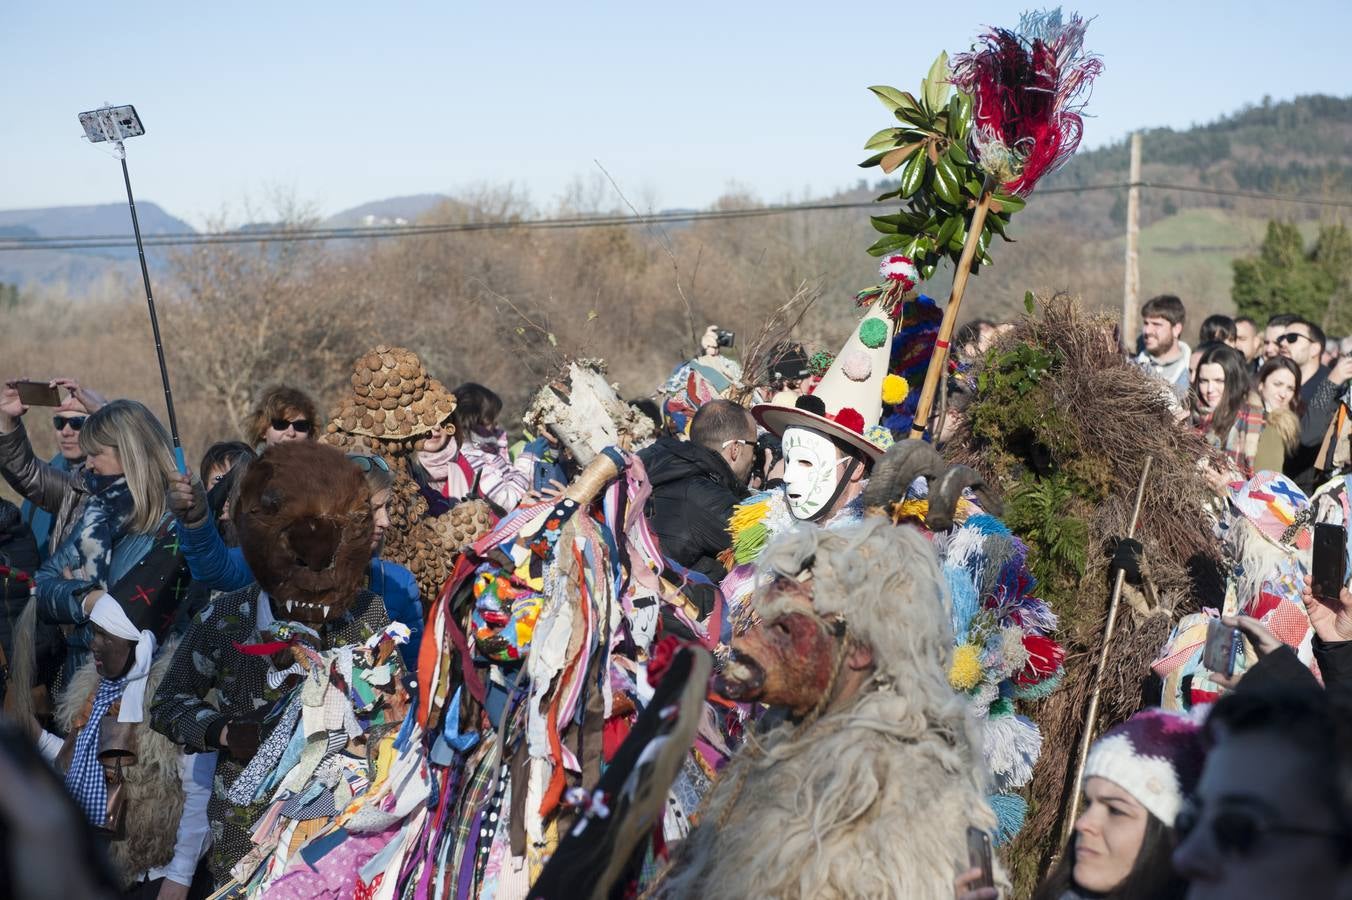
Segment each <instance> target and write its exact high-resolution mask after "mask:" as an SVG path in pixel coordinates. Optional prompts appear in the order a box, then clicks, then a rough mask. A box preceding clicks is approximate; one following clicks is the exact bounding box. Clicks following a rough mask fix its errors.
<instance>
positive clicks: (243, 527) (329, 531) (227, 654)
mask: <svg viewBox="0 0 1352 900" xmlns="http://www.w3.org/2000/svg"><path fill="white" fill-rule="evenodd" d="M370 499H371V498H370V489H369V488H368V487H367V483H366V479H365V478H364V477H363V475H362V472H361V471H360V470H359V469H358V467H357V466H355V465H353V464H352V462H351V461H350V460H349V459H348V458H347V457H346V456H344V455H343V453H342V452H341V451H339V450H336V449H334V448H332V447H327V446H324V445H321V444H317V443H313V442H310V441H297V442H290V443H286V444H280V445H278V446H275V447H270V448H268V449H267V450H266V451H265V452H264V453H263V455H262V456H260V457H259V458H258V460H257V461H255V462H254V463H253V464H251V465H250V466H249V469H248V471H247V472H246V473H245V475H244V479H243V481H242V483H241V484H240V490H239V498H238V501H237V502H236V504H235V509H234V511H233V517H234V520H235V526H236V529H237V530H238V533H239V539H240V546H241V547H242V548H243V550H244V557H245V560H246V561H247V563H248V566H249V569H250V570H251V571H252V572H253V574H254V575H255V576H256V577H257V579H258V582H257V584H254V585H252V586H249V587H245V588H242V589H240V590H237V591H234V592H232V593H228V594H222V595H220V596H217V597H216V598H215V599H214V600H213V601H212V602H211V604H210V605H209V606H208V607H207V608H206V609H204V610H202V611H201V612H200V613H198V614H197V616H196V617H194V619H193V621H192V624H191V625H190V626H189V627H188V631H187V633H186V634H185V635H184V637H183V640H182V642H181V643H180V644H179V646H178V649H177V651H176V652H175V654H174V658H173V661H172V663H171V664H170V667H169V671H168V672H167V673H166V675H165V676H164V680H163V681H162V682H161V683H160V687H159V690H158V691H157V692H156V694H155V701H154V704H153V705H152V706H151V710H150V712H151V720H152V724H153V726H154V728H155V729H156V730H157V731H159V732H161V733H163V734H165V735H167V736H168V737H169V738H170V739H171V740H173V741H174V742H175V743H178V744H181V745H183V746H184V747H185V748H186V749H187V750H189V751H191V752H199V753H200V752H204V751H207V750H221V751H223V752H222V753H221V754H220V759H219V761H218V763H217V767H216V778H215V784H216V785H217V790H216V792H214V793H213V795H212V798H211V806H210V808H209V810H208V812H209V818H210V820H211V824H212V834H213V847H212V850H211V870H212V874H213V876H214V877H215V878H216V879H217V881H218V882H224V881H225V880H227V878H228V877H229V873H230V869H231V868H232V867H233V866H234V864H235V863H236V862H237V861H239V859H240V858H242V857H243V856H244V855H245V854H246V853H247V852H248V851H249V850H250V847H251V842H250V829H251V827H252V826H253V824H254V820H255V818H256V816H257V815H258V813H259V812H260V811H261V807H260V806H237V805H235V804H234V803H232V802H231V801H230V800H229V799H228V798H227V797H226V796H225V795H224V793H223V791H225V790H228V789H230V788H232V787H235V785H234V782H235V781H236V780H237V779H238V778H239V776H240V775H241V773H242V772H243V771H244V768H245V766H246V764H248V763H249V762H250V761H251V760H253V758H254V756H255V754H256V753H258V752H260V747H262V748H264V749H266V750H268V751H269V752H271V751H277V750H279V749H280V748H277V747H275V746H273V744H275V742H272V743H269V738H270V736H271V735H272V733H273V731H274V730H275V729H276V728H277V727H278V725H279V723H280V722H282V721H283V719H284V717H285V714H286V711H287V706H286V701H287V700H288V698H289V697H290V694H291V690H292V688H293V687H294V686H295V684H296V682H297V681H298V679H299V678H300V677H301V673H302V672H303V668H302V667H301V666H300V664H299V662H298V661H297V658H296V654H297V653H298V652H299V651H298V650H297V649H296V645H297V644H298V643H303V644H307V645H310V646H312V647H314V648H315V649H318V650H328V649H332V648H336V647H343V646H347V645H350V644H356V643H360V642H364V641H366V640H367V639H369V638H370V637H371V636H372V635H374V634H377V633H379V632H380V631H381V630H382V629H383V628H385V627H386V626H387V625H388V624H389V617H388V615H387V614H386V612H385V607H384V605H383V604H382V602H381V599H380V597H379V596H378V595H376V594H374V593H372V592H371V591H369V590H365V589H363V588H362V583H363V581H364V578H365V573H366V568H367V565H368V563H369V561H370V558H371V542H372V536H373V518H374V514H373V511H372V509H371V502H370ZM208 698H210V700H209V699H208ZM280 733H281V732H279V734H280Z"/></svg>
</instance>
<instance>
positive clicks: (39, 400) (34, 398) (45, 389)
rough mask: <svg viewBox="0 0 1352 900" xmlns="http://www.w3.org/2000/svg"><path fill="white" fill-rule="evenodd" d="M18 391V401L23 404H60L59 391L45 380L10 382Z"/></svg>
mask: <svg viewBox="0 0 1352 900" xmlns="http://www.w3.org/2000/svg"><path fill="white" fill-rule="evenodd" d="M10 383H11V384H12V385H13V386H14V389H15V390H16V391H18V393H19V402H20V403H22V404H23V405H24V406H60V405H61V391H60V390H59V389H58V388H57V387H56V385H54V384H51V383H49V382H46V381H14V382H10Z"/></svg>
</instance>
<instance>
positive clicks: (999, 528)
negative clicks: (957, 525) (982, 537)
mask: <svg viewBox="0 0 1352 900" xmlns="http://www.w3.org/2000/svg"><path fill="white" fill-rule="evenodd" d="M964 524H965V525H966V527H968V528H975V529H977V530H978V531H980V532H981V533H982V534H998V535H1004V536H1008V535H1009V533H1010V531H1009V526H1008V525H1006V524H1005V523H1004V522H1001V521H1000V520H999V519H997V518H995V516H992V515H991V514H990V513H978V514H976V515H975V516H971V517H969V518H968V519H967V521H966V523H964Z"/></svg>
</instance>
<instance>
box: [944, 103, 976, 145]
mask: <svg viewBox="0 0 1352 900" xmlns="http://www.w3.org/2000/svg"><path fill="white" fill-rule="evenodd" d="M953 99H954V100H957V101H958V115H957V120H958V122H959V123H960V124H961V126H962V127H961V129H960V130H959V131H958V134H957V137H958V139H959V140H964V141H965V140H967V134H968V132H970V131H971V130H972V95H971V94H968V93H966V92H964V91H954V93H953ZM949 110H950V112H949V117H950V118H952V117H953V114H952V111H951V110H952V106H950V107H949Z"/></svg>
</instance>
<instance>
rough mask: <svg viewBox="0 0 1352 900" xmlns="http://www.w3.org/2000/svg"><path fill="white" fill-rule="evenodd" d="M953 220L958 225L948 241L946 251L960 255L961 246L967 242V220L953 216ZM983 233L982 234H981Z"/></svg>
mask: <svg viewBox="0 0 1352 900" xmlns="http://www.w3.org/2000/svg"><path fill="white" fill-rule="evenodd" d="M953 219H954V221H956V222H957V223H958V227H957V230H956V231H954V232H953V236H952V237H951V238H949V239H948V249H949V250H953V251H956V252H958V253H961V252H962V245H963V244H964V243H966V241H967V220H966V219H964V218H963V217H962V216H954V217H953ZM984 233H985V232H982V234H984Z"/></svg>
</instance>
